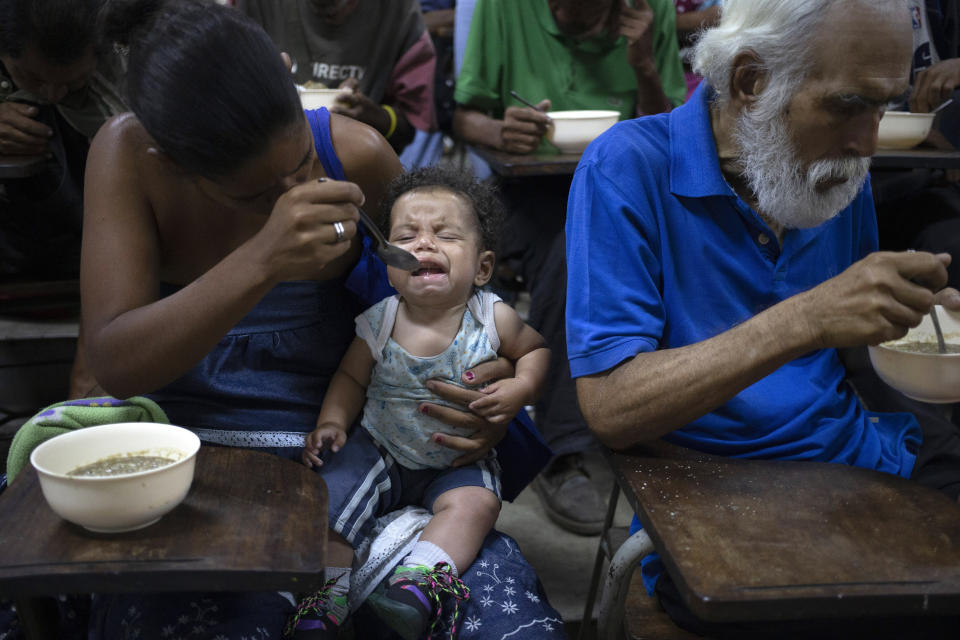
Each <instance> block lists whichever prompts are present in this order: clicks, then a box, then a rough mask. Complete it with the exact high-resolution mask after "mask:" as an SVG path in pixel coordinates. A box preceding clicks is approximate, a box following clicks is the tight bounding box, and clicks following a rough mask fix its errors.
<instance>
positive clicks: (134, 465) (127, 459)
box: [67, 455, 176, 476]
mask: <svg viewBox="0 0 960 640" xmlns="http://www.w3.org/2000/svg"><path fill="white" fill-rule="evenodd" d="M174 462H176V460H175V459H174V458H164V457H163V456H141V455H119V456H110V457H109V458H103V459H102V460H97V461H96V462H93V463H91V464H86V465H83V466H80V467H77V468H76V469H73V470H72V471H68V472H67V475H68V476H122V475H126V474H128V473H137V472H140V471H149V470H151V469H159V468H160V467H165V466H167V465H168V464H171V463H174Z"/></svg>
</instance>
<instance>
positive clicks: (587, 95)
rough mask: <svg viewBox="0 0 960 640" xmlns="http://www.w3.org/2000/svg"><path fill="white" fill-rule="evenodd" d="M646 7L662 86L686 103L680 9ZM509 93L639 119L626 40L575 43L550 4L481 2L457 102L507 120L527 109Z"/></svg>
mask: <svg viewBox="0 0 960 640" xmlns="http://www.w3.org/2000/svg"><path fill="white" fill-rule="evenodd" d="M648 4H649V5H650V8H651V9H652V10H653V12H654V16H655V24H654V35H653V55H654V62H655V64H656V67H657V71H658V72H659V74H660V82H661V84H662V85H663V91H664V93H666V95H667V98H669V99H670V101H671V102H672V103H673V104H674V105H680V104H682V103H683V99H684V96H685V95H686V93H687V86H686V82H685V81H684V79H683V65H682V63H681V60H680V52H679V49H678V46H677V32H676V13H675V11H676V10H675V8H674V5H673V2H672V1H671V0H648ZM511 89H515V90H516V91H517V93H519V94H520V95H522V96H523V97H525V98H527V99H528V100H530V101H531V102H534V103H536V102H539V101H541V100H543V99H544V98H549V99H550V100H551V103H552V107H551V109H552V110H554V111H561V110H568V109H613V110H616V111H619V112H620V119H621V120H624V119H628V118H633V117H635V116H636V107H637V78H636V75H635V73H634V70H633V68H632V67H631V66H630V64H629V63H628V62H627V41H626V38H623V37H618V38H617V39H616V40H612V39H611V38H610V37H609V36H606V37H605V36H598V37H596V38H591V39H588V40H583V41H577V40H574V39H572V38H569V37H567V36H565V35H563V34H562V33H561V32H560V30H559V29H558V28H557V25H556V22H554V19H553V14H552V13H550V7H549V6H548V5H547V0H478V1H477V4H476V7H475V8H474V11H473V19H472V21H471V22H470V35H469V37H468V38H467V49H466V53H465V55H464V60H463V68H462V69H461V71H460V75H459V76H458V77H457V87H456V92H455V94H454V98H455V99H456V101H457V102H458V103H459V104H462V105H466V106H470V107H474V108H477V109H482V110H484V111H488V112H489V113H490V115H491V116H493V117H495V118H502V117H503V112H504V110H505V109H506V107H509V106H514V105H516V106H522V103H520V102H519V101H517V100H515V99H514V98H513V97H511V96H510V90H511Z"/></svg>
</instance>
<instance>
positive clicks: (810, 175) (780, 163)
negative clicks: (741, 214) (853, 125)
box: [733, 92, 870, 229]
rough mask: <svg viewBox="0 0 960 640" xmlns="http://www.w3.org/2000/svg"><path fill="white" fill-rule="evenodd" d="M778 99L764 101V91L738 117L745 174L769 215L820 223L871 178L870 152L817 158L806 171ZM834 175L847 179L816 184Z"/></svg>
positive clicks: (802, 225)
mask: <svg viewBox="0 0 960 640" xmlns="http://www.w3.org/2000/svg"><path fill="white" fill-rule="evenodd" d="M771 93H773V92H771ZM773 102H774V100H771V99H768V100H767V103H766V104H764V101H763V98H762V97H761V100H760V102H759V103H758V104H757V105H755V107H754V109H753V110H752V111H744V112H743V113H742V114H741V115H740V117H739V118H738V119H737V122H736V125H735V127H734V132H733V134H734V136H735V139H736V142H737V144H738V147H739V148H740V152H739V157H738V161H739V164H740V167H741V170H742V171H743V177H744V178H745V179H746V181H747V184H748V186H749V187H750V189H751V190H752V191H753V194H754V196H755V197H756V199H757V206H758V207H759V209H760V211H761V212H762V213H763V214H764V215H765V216H767V217H769V218H770V219H772V220H773V221H775V222H777V223H778V224H781V225H783V227H784V228H785V229H807V228H810V227H815V226H817V225H819V224H822V223H824V222H826V221H827V220H829V219H830V218H832V217H834V216H835V215H837V214H838V213H840V211H842V210H843V209H844V208H845V207H846V206H847V205H849V204H850V203H851V202H853V199H854V198H855V197H856V196H857V194H858V193H859V192H860V188H861V187H862V186H863V183H864V181H865V180H866V178H867V173H868V171H869V169H870V158H860V157H846V158H834V159H827V160H817V161H816V162H814V163H813V164H811V165H810V167H809V168H808V169H807V170H806V172H804V171H803V169H802V166H801V162H800V160H799V159H798V157H797V151H796V149H795V148H794V146H793V144H792V142H791V141H790V135H789V133H788V131H787V126H786V123H785V122H784V121H783V118H782V117H781V116H780V114H781V113H782V112H783V110H782V108H781V106H780V105H777V104H771V103H773ZM829 178H846V182H844V183H842V184H839V185H837V186H835V187H831V188H829V189H827V190H826V191H823V192H818V191H817V190H816V185H817V184H818V183H819V182H821V181H823V180H826V179H829Z"/></svg>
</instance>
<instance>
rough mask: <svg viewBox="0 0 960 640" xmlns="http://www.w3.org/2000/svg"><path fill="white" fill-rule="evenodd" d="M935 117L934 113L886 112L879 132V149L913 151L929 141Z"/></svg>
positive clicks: (881, 120) (881, 119)
mask: <svg viewBox="0 0 960 640" xmlns="http://www.w3.org/2000/svg"><path fill="white" fill-rule="evenodd" d="M934 117H936V114H933V113H912V112H909V111H887V112H885V113H884V114H883V117H882V118H880V128H879V129H878V130H877V148H879V149H912V148H913V147H915V146H917V145H918V144H920V143H921V142H923V141H924V140H926V139H927V135H929V133H930V127H932V126H933V119H934Z"/></svg>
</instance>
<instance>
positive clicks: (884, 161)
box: [870, 149, 960, 169]
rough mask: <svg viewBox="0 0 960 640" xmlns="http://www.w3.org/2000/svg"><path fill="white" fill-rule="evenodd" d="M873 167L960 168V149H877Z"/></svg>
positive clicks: (872, 160) (871, 164)
mask: <svg viewBox="0 0 960 640" xmlns="http://www.w3.org/2000/svg"><path fill="white" fill-rule="evenodd" d="M870 168H871V169H960V151H942V150H940V149H905V150H902V151H895V150H880V151H877V152H876V153H875V154H874V156H873V158H872V159H871V162H870Z"/></svg>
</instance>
